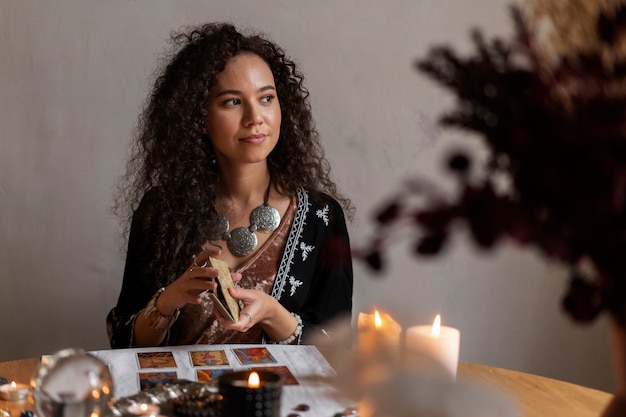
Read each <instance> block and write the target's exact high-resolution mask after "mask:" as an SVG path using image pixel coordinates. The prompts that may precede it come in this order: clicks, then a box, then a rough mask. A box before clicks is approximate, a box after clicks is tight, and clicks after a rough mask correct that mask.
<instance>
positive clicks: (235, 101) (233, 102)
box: [224, 97, 241, 106]
mask: <svg viewBox="0 0 626 417" xmlns="http://www.w3.org/2000/svg"><path fill="white" fill-rule="evenodd" d="M238 104H241V100H239V99H238V98H234V97H233V98H229V99H228V100H226V101H225V102H224V105H226V106H236V105H238Z"/></svg>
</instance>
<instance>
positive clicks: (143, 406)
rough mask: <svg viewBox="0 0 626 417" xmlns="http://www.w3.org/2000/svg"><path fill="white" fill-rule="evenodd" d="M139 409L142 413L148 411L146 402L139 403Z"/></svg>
mask: <svg viewBox="0 0 626 417" xmlns="http://www.w3.org/2000/svg"><path fill="white" fill-rule="evenodd" d="M139 409H140V410H141V412H142V413H143V412H146V411H148V404H141V405H140V406H139Z"/></svg>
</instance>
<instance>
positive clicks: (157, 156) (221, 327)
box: [107, 24, 352, 348]
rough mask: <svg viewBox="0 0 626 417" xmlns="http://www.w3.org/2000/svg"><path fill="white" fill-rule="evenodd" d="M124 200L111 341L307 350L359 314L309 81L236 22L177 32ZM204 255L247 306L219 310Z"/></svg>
mask: <svg viewBox="0 0 626 417" xmlns="http://www.w3.org/2000/svg"><path fill="white" fill-rule="evenodd" d="M173 40H174V45H175V47H174V52H173V54H172V56H171V57H170V59H169V61H168V63H167V65H166V66H165V68H164V69H163V71H162V74H161V75H160V76H159V77H158V78H157V80H156V83H155V87H154V91H153V93H152V95H151V96H150V98H149V101H148V103H147V106H146V108H145V110H144V113H143V115H142V117H141V119H140V123H139V129H138V133H137V135H136V143H135V148H134V153H133V155H132V157H131V159H130V162H129V165H128V171H127V173H126V175H125V177H124V179H123V181H122V188H121V193H120V195H119V197H118V199H117V202H116V210H117V212H118V213H126V218H128V219H129V220H131V221H130V222H129V223H130V232H129V241H128V251H127V259H126V266H125V270H124V279H123V283H122V289H121V293H120V296H119V299H118V303H117V306H116V307H115V308H113V309H112V310H111V312H110V313H109V315H108V316H107V327H108V333H109V339H110V342H111V346H112V347H114V348H121V347H131V346H157V345H183V344H194V343H265V342H267V343H272V342H274V343H283V344H287V343H291V344H296V343H301V342H302V341H303V340H306V337H308V336H310V335H312V334H314V333H325V330H324V328H323V326H324V325H325V324H326V323H328V321H329V320H331V319H333V318H335V317H337V316H339V315H348V316H349V314H350V312H351V308H352V263H351V257H350V246H349V240H348V233H347V229H346V224H345V219H344V214H343V211H342V206H341V205H340V204H339V203H338V201H340V202H341V203H342V204H343V207H344V208H346V209H347V210H350V209H351V207H350V202H349V201H348V200H346V199H343V198H341V197H340V196H339V195H338V194H337V191H336V186H335V184H334V183H333V182H332V181H331V179H330V175H329V171H330V169H329V164H328V162H327V161H326V159H325V158H324V155H323V150H322V148H321V145H320V143H319V139H318V135H317V132H316V131H315V128H314V125H313V120H312V116H311V110H310V106H309V104H308V101H307V97H308V92H307V90H306V89H305V88H304V87H303V85H302V75H301V74H300V72H299V71H298V70H297V69H296V66H295V64H294V63H293V62H292V61H291V60H289V59H288V58H287V57H286V56H285V53H284V51H283V50H282V49H281V48H279V47H278V46H276V45H275V44H273V43H272V42H270V41H268V40H266V39H264V38H262V37H260V36H258V35H253V36H245V35H243V34H242V33H240V32H238V31H237V29H236V28H235V27H233V26H232V25H229V24H207V25H204V26H201V27H198V28H195V29H192V30H190V31H188V32H187V33H181V34H178V35H175V36H174V37H173ZM209 256H212V257H215V258H218V259H220V260H222V261H225V262H226V263H227V264H228V265H229V266H230V269H231V271H234V272H233V274H232V276H233V280H234V281H238V284H237V285H236V286H235V287H234V288H232V289H231V290H230V294H231V295H232V296H233V297H234V298H235V299H237V300H239V304H240V306H241V312H240V315H239V319H238V320H237V321H236V322H234V323H233V322H231V321H229V320H227V319H225V318H224V317H223V316H222V315H221V314H220V313H219V312H218V311H217V309H215V308H214V306H213V304H212V302H211V300H210V298H209V297H208V296H207V293H206V290H214V289H215V287H216V284H215V283H214V282H213V278H214V277H216V276H217V275H218V272H217V270H216V269H215V268H213V267H211V264H210V263H209V262H208V261H209Z"/></svg>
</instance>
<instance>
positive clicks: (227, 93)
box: [215, 85, 276, 97]
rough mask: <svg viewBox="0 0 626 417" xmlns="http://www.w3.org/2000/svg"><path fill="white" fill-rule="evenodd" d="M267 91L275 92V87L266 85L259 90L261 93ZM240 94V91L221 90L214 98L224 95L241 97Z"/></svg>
mask: <svg viewBox="0 0 626 417" xmlns="http://www.w3.org/2000/svg"><path fill="white" fill-rule="evenodd" d="M268 90H274V91H276V87H274V86H273V85H266V86H264V87H261V88H259V90H258V91H259V92H263V91H268ZM241 94H242V92H241V91H240V90H222V91H220V92H219V93H217V94H216V95H215V97H221V96H225V95H234V96H236V95H241Z"/></svg>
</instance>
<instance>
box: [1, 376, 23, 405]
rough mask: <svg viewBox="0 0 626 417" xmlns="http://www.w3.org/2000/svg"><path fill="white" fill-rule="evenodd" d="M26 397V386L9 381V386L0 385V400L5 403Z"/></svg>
mask: <svg viewBox="0 0 626 417" xmlns="http://www.w3.org/2000/svg"><path fill="white" fill-rule="evenodd" d="M27 395H28V386H27V385H25V384H18V383H16V382H15V381H11V383H10V384H4V385H0V398H2V399H3V400H5V401H19V400H23V399H24V398H26V396H27Z"/></svg>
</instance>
